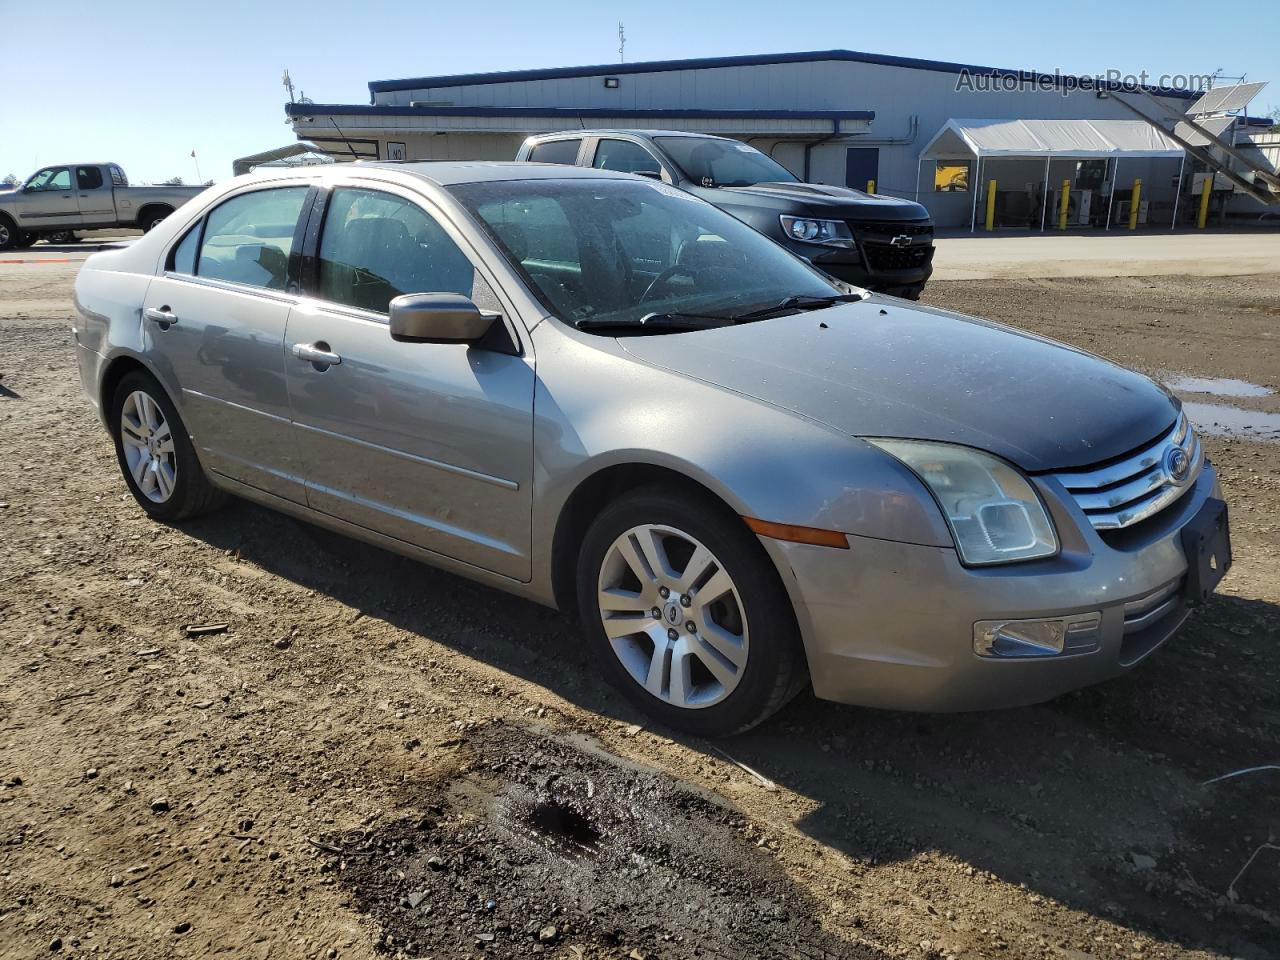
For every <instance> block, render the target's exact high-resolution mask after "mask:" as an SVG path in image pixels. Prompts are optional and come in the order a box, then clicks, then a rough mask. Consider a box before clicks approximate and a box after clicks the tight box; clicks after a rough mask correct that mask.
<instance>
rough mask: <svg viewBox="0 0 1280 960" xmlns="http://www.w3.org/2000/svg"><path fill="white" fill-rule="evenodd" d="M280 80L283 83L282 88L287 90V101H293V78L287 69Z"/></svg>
mask: <svg viewBox="0 0 1280 960" xmlns="http://www.w3.org/2000/svg"><path fill="white" fill-rule="evenodd" d="M280 82H281V83H283V84H284V88H285V89H286V90H288V91H289V102H290V103H293V102H294V100H293V79H292V78H291V77H290V76H289V71H288V70H287V69H286V70H285V72H284V76H283V77H281V78H280Z"/></svg>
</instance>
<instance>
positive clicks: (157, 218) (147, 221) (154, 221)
mask: <svg viewBox="0 0 1280 960" xmlns="http://www.w3.org/2000/svg"><path fill="white" fill-rule="evenodd" d="M168 215H169V213H168V211H163V210H162V211H161V212H159V213H148V214H147V215H146V216H145V217H143V218H142V221H141V223H140V224H139V225H140V226H141V227H142V232H143V233H150V232H151V231H152V230H154V229H155V228H156V227H157V226H159V225H160V222H161V221H162V220H164V218H165V217H167V216H168Z"/></svg>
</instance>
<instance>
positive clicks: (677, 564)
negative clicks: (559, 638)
mask: <svg viewBox="0 0 1280 960" xmlns="http://www.w3.org/2000/svg"><path fill="white" fill-rule="evenodd" d="M599 607H600V619H601V623H602V624H603V626H604V631H605V636H607V637H608V638H609V643H610V645H611V646H612V648H613V652H614V654H615V655H616V656H617V658H618V660H619V662H620V663H621V664H622V666H623V669H625V670H626V671H627V673H628V674H630V675H631V678H632V679H633V680H634V681H635V682H636V683H638V684H640V686H642V687H643V688H644V689H645V690H647V691H648V692H649V693H650V694H651V695H652V696H654V697H657V698H658V699H659V700H661V701H662V702H663V703H667V704H670V705H671V706H673V707H680V708H685V709H698V708H704V707H710V706H714V705H715V704H717V703H720V702H721V701H722V700H724V699H725V698H726V697H728V696H729V695H730V694H731V693H733V691H734V690H735V689H736V688H737V686H738V683H739V681H740V680H741V679H742V674H743V671H744V670H745V669H746V666H747V658H748V656H749V655H750V646H749V637H748V630H747V622H746V618H745V617H744V615H743V604H742V599H741V596H740V595H739V592H738V588H737V586H736V585H735V584H734V582H733V579H732V578H731V577H730V576H729V574H728V572H727V571H726V570H725V568H724V565H723V564H722V563H721V562H720V561H719V560H718V559H717V558H716V556H715V554H713V553H712V552H711V551H710V550H708V549H707V548H706V547H705V546H704V545H703V544H701V543H699V542H698V540H697V539H695V538H694V537H692V536H691V535H689V534H687V533H685V532H683V531H681V530H677V529H676V528H675V527H670V526H666V525H662V524H641V525H640V526H636V527H632V528H631V529H630V530H627V531H626V532H625V533H623V534H622V535H621V536H619V537H618V538H617V539H616V540H614V542H613V545H612V546H610V548H609V550H608V552H607V553H606V554H605V558H604V563H603V565H602V566H601V569H600V583H599Z"/></svg>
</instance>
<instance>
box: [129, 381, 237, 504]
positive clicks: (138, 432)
mask: <svg viewBox="0 0 1280 960" xmlns="http://www.w3.org/2000/svg"><path fill="white" fill-rule="evenodd" d="M111 413H112V417H111V434H112V437H113V439H114V440H115V446H116V459H117V460H118V462H119V464H120V472H121V473H122V474H123V475H124V481H125V483H126V484H127V485H128V487H129V492H130V493H132V494H133V498H134V499H135V500H137V501H138V505H139V506H141V507H142V509H143V510H145V511H146V512H147V513H148V514H149V515H150V516H151V517H152V518H154V519H156V520H161V521H164V522H172V521H175V520H185V519H187V518H188V517H194V516H198V515H199V514H202V513H207V512H208V511H210V510H213V509H214V508H216V507H218V506H220V505H221V504H222V502H223V500H224V499H225V495H224V494H223V493H222V492H221V491H220V490H218V489H217V488H216V487H214V486H213V484H211V483H210V482H209V478H208V477H207V476H206V475H205V472H204V469H203V467H201V466H200V461H199V460H198V459H197V457H196V451H195V447H193V446H192V444H191V438H190V437H189V436H188V435H187V429H186V426H185V425H184V424H183V422H182V417H180V416H179V415H178V411H177V409H176V408H175V407H174V405H173V402H172V401H171V400H170V399H169V395H168V394H167V393H165V391H164V389H163V388H161V386H160V384H159V383H158V382H157V381H156V379H155V378H154V377H152V376H151V375H150V374H147V373H143V372H142V371H140V370H135V371H133V372H132V373H128V374H125V376H124V377H122V378H121V380H120V383H119V384H118V385H117V386H116V389H115V393H114V394H113V396H112V401H111Z"/></svg>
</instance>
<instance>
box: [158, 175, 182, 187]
mask: <svg viewBox="0 0 1280 960" xmlns="http://www.w3.org/2000/svg"><path fill="white" fill-rule="evenodd" d="M160 183H161V186H165V187H180V186H182V178H181V177H170V178H169V179H168V180H162V181H160Z"/></svg>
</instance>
